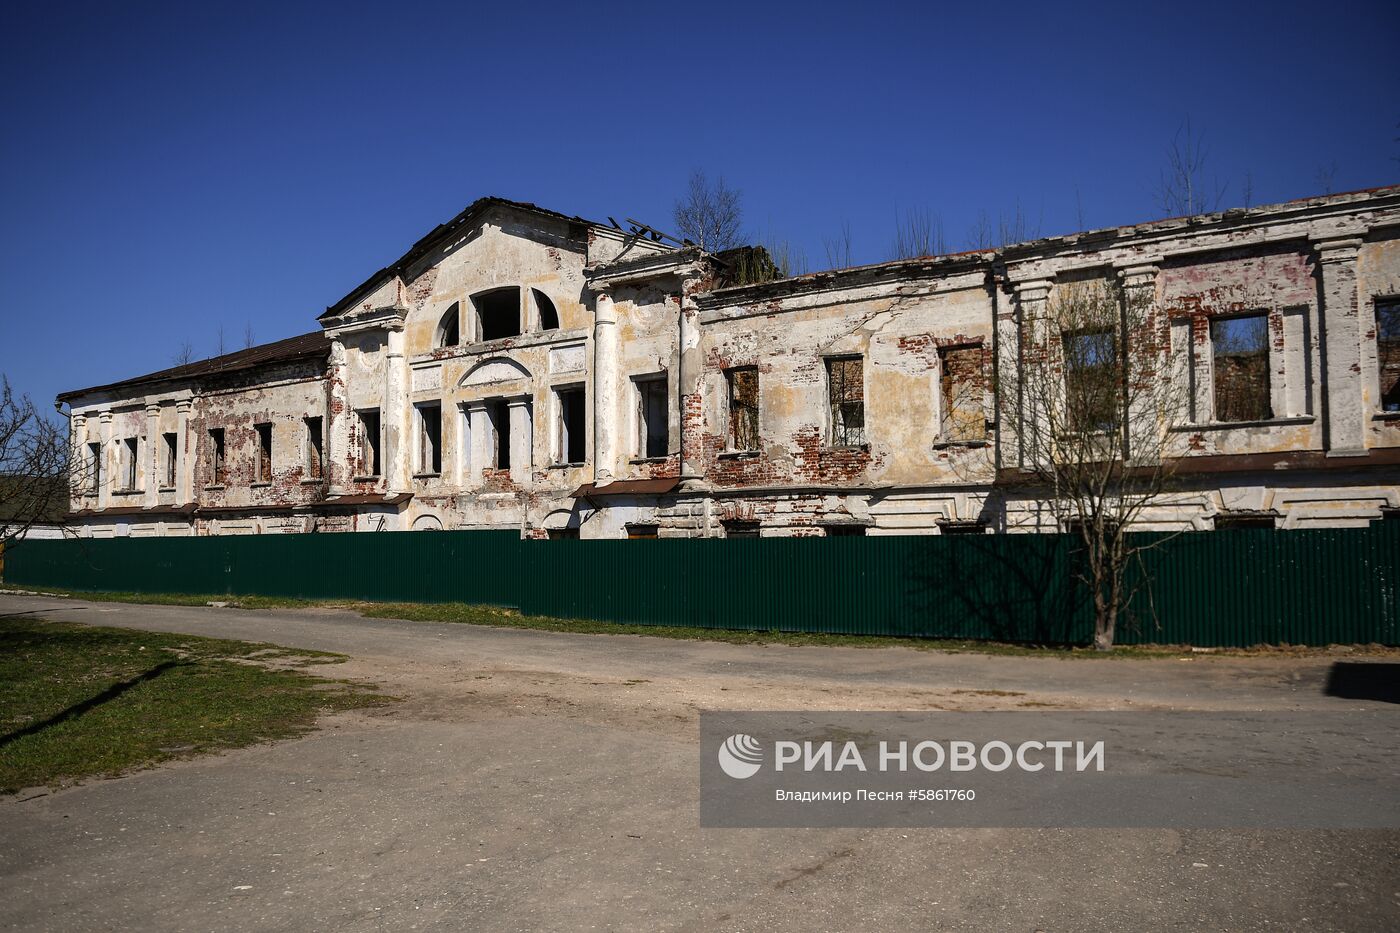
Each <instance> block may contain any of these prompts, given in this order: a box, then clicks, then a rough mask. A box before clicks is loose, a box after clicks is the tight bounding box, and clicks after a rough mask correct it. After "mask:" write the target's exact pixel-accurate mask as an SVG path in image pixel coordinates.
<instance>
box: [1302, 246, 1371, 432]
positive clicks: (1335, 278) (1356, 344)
mask: <svg viewBox="0 0 1400 933" xmlns="http://www.w3.org/2000/svg"><path fill="white" fill-rule="evenodd" d="M1360 248H1361V238H1360V237H1359V236H1346V237H1331V238H1320V239H1315V240H1314V241H1313V249H1314V250H1315V251H1316V253H1317V262H1318V275H1319V276H1320V278H1321V286H1322V287H1321V289H1320V294H1321V296H1322V309H1321V314H1320V315H1319V317H1320V318H1321V321H1322V328H1321V335H1322V373H1323V393H1324V397H1325V401H1324V403H1323V404H1324V408H1323V410H1324V413H1325V415H1326V421H1325V423H1324V435H1323V443H1324V446H1325V447H1326V449H1327V456H1329V457H1357V456H1363V455H1364V454H1365V453H1366V412H1365V411H1364V410H1363V407H1362V406H1363V401H1364V393H1363V391H1362V384H1361V320H1360V301H1359V296H1358V294H1357V287H1356V257H1357V254H1358V253H1359V252H1360Z"/></svg>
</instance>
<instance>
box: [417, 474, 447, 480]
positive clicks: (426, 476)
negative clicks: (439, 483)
mask: <svg viewBox="0 0 1400 933" xmlns="http://www.w3.org/2000/svg"><path fill="white" fill-rule="evenodd" d="M413 478H414V479H441V478H442V474H441V473H414V474H413Z"/></svg>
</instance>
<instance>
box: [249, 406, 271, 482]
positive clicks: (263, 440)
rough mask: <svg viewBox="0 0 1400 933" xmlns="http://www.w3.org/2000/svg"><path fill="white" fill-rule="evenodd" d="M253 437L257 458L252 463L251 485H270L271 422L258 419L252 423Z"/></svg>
mask: <svg viewBox="0 0 1400 933" xmlns="http://www.w3.org/2000/svg"><path fill="white" fill-rule="evenodd" d="M253 437H254V439H255V441H256V443H257V450H256V457H257V460H256V461H255V462H254V464H253V467H254V472H253V476H254V477H255V479H254V481H253V482H252V484H251V485H253V486H270V485H272V422H271V421H260V422H258V423H257V424H255V425H253Z"/></svg>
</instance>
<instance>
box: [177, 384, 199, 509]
mask: <svg viewBox="0 0 1400 933" xmlns="http://www.w3.org/2000/svg"><path fill="white" fill-rule="evenodd" d="M192 401H193V400H191V399H181V400H180V401H178V402H176V403H175V419H176V427H175V502H176V503H177V504H179V505H186V504H188V503H190V502H193V501H194V492H193V488H194V482H193V480H194V470H193V467H194V463H193V458H192V457H191V456H190V452H191V451H192V450H193V449H194V439H193V438H191V437H190V406H191V404H192Z"/></svg>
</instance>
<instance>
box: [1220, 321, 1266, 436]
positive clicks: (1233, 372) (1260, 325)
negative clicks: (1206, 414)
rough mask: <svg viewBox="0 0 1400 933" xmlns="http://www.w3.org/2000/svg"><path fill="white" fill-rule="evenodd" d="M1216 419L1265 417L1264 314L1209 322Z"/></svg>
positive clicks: (1242, 419) (1257, 418) (1231, 419)
mask: <svg viewBox="0 0 1400 933" xmlns="http://www.w3.org/2000/svg"><path fill="white" fill-rule="evenodd" d="M1210 342H1211V349H1212V353H1213V359H1212V363H1213V369H1214V376H1215V380H1214V385H1215V418H1216V420H1217V421H1266V420H1268V419H1269V418H1272V417H1273V416H1274V411H1273V407H1272V405H1271V404H1270V402H1269V318H1268V315H1265V314H1250V315H1245V316H1242V317H1227V318H1220V319H1218V320H1214V321H1211V322H1210Z"/></svg>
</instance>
